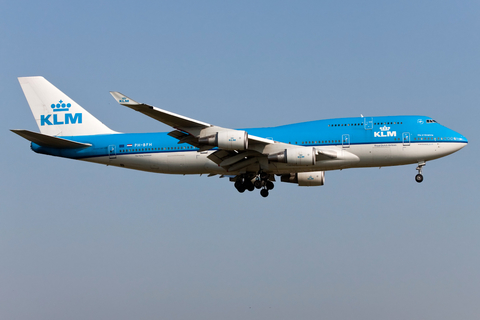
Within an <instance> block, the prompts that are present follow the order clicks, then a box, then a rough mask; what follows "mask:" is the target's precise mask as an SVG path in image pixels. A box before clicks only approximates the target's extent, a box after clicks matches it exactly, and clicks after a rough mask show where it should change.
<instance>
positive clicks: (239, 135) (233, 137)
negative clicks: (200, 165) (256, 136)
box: [198, 130, 248, 150]
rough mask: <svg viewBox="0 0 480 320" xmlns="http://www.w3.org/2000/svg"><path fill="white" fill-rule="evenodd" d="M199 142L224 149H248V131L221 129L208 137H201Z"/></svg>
mask: <svg viewBox="0 0 480 320" xmlns="http://www.w3.org/2000/svg"><path fill="white" fill-rule="evenodd" d="M198 142H200V143H202V144H208V145H211V146H215V147H219V148H220V149H224V150H246V149H248V133H247V132H246V131H242V130H226V131H220V132H217V133H215V134H213V135H210V136H208V137H203V138H199V139H198Z"/></svg>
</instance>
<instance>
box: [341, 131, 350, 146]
mask: <svg viewBox="0 0 480 320" xmlns="http://www.w3.org/2000/svg"><path fill="white" fill-rule="evenodd" d="M342 146H343V147H344V148H350V135H349V134H344V135H342Z"/></svg>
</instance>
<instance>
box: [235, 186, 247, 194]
mask: <svg viewBox="0 0 480 320" xmlns="http://www.w3.org/2000/svg"><path fill="white" fill-rule="evenodd" d="M237 191H238V192H240V193H244V192H245V187H244V186H243V185H242V186H240V187H238V188H237Z"/></svg>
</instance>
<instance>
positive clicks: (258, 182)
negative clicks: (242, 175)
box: [253, 180, 262, 189]
mask: <svg viewBox="0 0 480 320" xmlns="http://www.w3.org/2000/svg"><path fill="white" fill-rule="evenodd" d="M253 184H254V185H255V188H257V189H260V188H261V187H262V181H260V180H255V182H254V183H253Z"/></svg>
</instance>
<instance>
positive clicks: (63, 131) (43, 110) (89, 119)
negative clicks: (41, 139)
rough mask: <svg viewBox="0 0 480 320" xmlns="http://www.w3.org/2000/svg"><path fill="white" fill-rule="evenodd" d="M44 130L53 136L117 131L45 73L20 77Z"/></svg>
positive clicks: (35, 115)
mask: <svg viewBox="0 0 480 320" xmlns="http://www.w3.org/2000/svg"><path fill="white" fill-rule="evenodd" d="M18 81H19V82H20V85H21V86H22V90H23V93H24V94H25V97H26V98H27V101H28V104H29V105H30V109H31V110H32V113H33V116H34V117H35V121H37V125H38V128H39V129H40V132H41V133H43V134H46V135H50V136H82V135H93V134H109V133H116V132H115V131H113V130H111V129H110V128H108V127H107V126H106V125H104V124H103V123H102V122H100V121H99V120H98V119H97V118H95V117H94V116H92V115H91V114H90V113H89V112H88V111H86V110H85V109H83V108H82V107H81V106H80V105H79V104H77V103H76V102H75V101H73V100H72V99H70V98H69V97H68V96H67V95H66V94H64V93H63V92H62V91H60V90H58V89H57V88H56V87H55V86H54V85H52V84H51V83H50V82H48V81H47V80H46V79H45V78H44V77H20V78H18Z"/></svg>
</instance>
